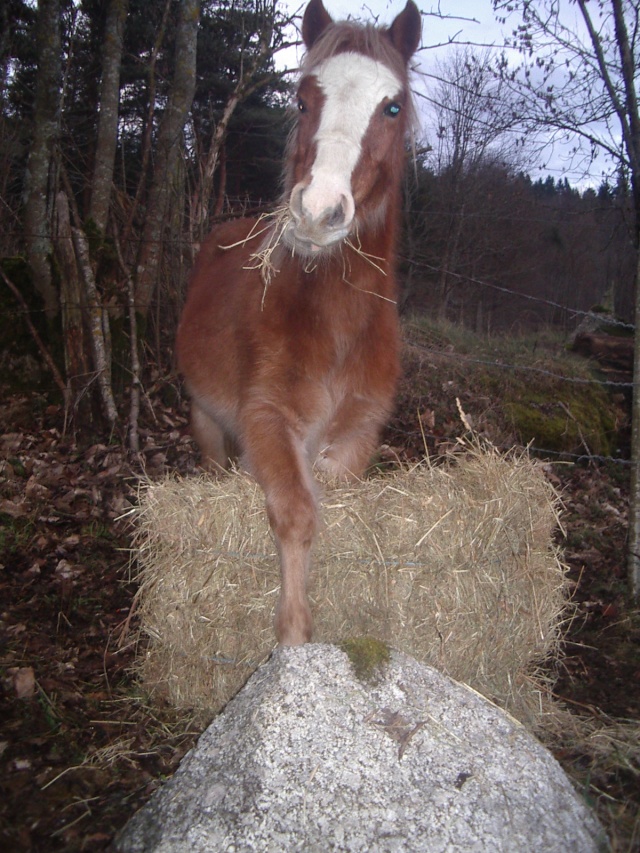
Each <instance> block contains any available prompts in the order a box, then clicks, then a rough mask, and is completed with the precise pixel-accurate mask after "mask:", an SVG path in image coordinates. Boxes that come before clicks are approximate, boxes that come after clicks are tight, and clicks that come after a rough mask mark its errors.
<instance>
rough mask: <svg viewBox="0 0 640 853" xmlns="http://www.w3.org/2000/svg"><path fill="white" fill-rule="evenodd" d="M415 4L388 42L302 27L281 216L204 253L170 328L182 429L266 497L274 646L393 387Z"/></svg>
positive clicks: (208, 245)
mask: <svg viewBox="0 0 640 853" xmlns="http://www.w3.org/2000/svg"><path fill="white" fill-rule="evenodd" d="M421 24H422V21H421V17H420V12H419V11H418V8H417V6H416V5H415V4H414V2H413V0H409V2H407V4H406V6H405V8H404V10H403V11H402V12H400V14H399V15H398V16H397V17H396V18H395V19H394V21H393V23H392V24H391V26H389V27H377V26H373V25H370V24H366V25H365V24H359V23H354V22H349V21H347V22H344V21H343V22H334V21H333V19H332V18H331V16H330V15H329V13H328V12H327V10H326V9H325V7H324V5H323V3H322V0H310V2H309V4H308V5H307V7H306V9H305V13H304V16H303V21H302V38H303V42H304V45H305V47H306V53H305V58H304V61H303V63H302V66H301V74H300V79H299V84H298V88H297V95H296V99H295V106H296V107H297V110H296V121H295V126H294V128H293V131H292V134H291V137H290V139H289V143H288V147H287V151H286V157H285V164H284V174H283V187H284V194H283V197H282V205H281V207H280V208H279V209H278V210H276V211H275V212H273V214H272V215H271V216H268V217H266V218H253V219H250V218H245V219H238V220H235V221H229V222H227V223H225V224H222V225H220V226H218V227H216V228H215V229H214V230H213V231H212V233H211V234H210V235H209V237H208V238H207V239H206V240H205V241H204V242H203V244H202V247H201V249H200V252H199V254H198V257H197V259H196V262H195V264H194V268H193V271H192V274H191V279H190V282H189V287H188V292H187V298H186V302H185V306H184V309H183V313H182V317H181V321H180V324H179V328H178V333H177V340H176V355H177V363H178V368H179V370H180V371H181V373H182V374H183V376H184V379H185V385H186V388H187V391H188V393H189V396H190V398H191V431H192V434H193V437H194V438H195V441H196V443H197V445H198V446H199V449H200V452H201V457H202V464H203V466H204V467H205V468H208V469H209V470H211V471H220V470H223V469H226V468H228V467H229V465H230V463H231V461H232V460H233V459H234V458H239V461H240V464H241V465H242V467H243V468H245V469H246V470H248V471H249V472H250V473H251V474H252V475H253V476H254V477H255V479H256V480H257V482H258V483H259V484H260V486H261V488H262V490H263V491H264V494H265V498H266V509H267V516H268V519H269V523H270V526H271V530H272V532H273V535H274V538H275V541H276V545H277V550H278V555H279V559H280V574H281V587H280V595H279V599H278V603H277V606H276V615H275V634H276V638H277V640H278V642H279V643H280V645H289V646H295V645H300V644H302V643H305V642H308V641H309V640H310V639H311V635H312V628H313V624H312V616H311V610H310V607H309V601H308V597H307V589H306V587H307V576H308V572H309V563H310V554H311V548H312V543H313V540H314V537H315V535H316V533H317V531H318V527H319V509H318V496H317V478H316V477H315V476H314V472H315V473H318V474H320V476H324V477H326V478H329V479H330V480H342V481H345V480H346V481H357V480H358V479H360V478H361V477H362V475H363V474H364V472H365V470H366V468H367V466H368V464H369V463H370V461H371V458H372V455H373V453H374V451H375V449H376V448H377V445H378V442H379V438H380V432H381V430H382V427H383V426H384V424H385V421H386V420H387V419H388V417H389V415H390V414H391V411H392V407H393V402H394V396H395V390H396V384H397V380H398V377H399V370H400V368H399V328H398V312H397V283H396V276H395V270H394V265H395V255H396V244H397V233H398V219H399V208H400V192H401V178H402V173H403V168H404V163H405V160H406V147H405V138H406V134H407V130H408V128H409V125H410V123H411V121H412V101H411V93H410V89H409V62H410V60H411V57H412V56H413V54H414V53H415V51H416V49H417V47H418V44H419V42H420V38H421Z"/></svg>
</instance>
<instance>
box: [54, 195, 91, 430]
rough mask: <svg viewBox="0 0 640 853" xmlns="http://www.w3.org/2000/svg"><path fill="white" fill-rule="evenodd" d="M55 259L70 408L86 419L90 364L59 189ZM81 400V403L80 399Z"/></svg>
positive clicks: (65, 206) (65, 205) (70, 240)
mask: <svg viewBox="0 0 640 853" xmlns="http://www.w3.org/2000/svg"><path fill="white" fill-rule="evenodd" d="M55 250H56V258H57V260H58V264H59V266H60V280H61V288H60V307H61V310H62V339H63V343H64V362H65V370H66V374H67V383H68V385H69V389H70V401H69V402H70V407H71V408H73V410H74V418H75V417H76V415H77V413H78V412H80V422H81V423H82V422H83V421H85V420H87V421H89V419H90V399H89V397H88V396H87V395H85V394H84V393H83V392H84V391H85V389H86V387H87V384H88V382H89V376H90V372H91V371H90V365H89V362H88V358H87V349H88V342H87V340H86V335H85V329H84V323H83V310H82V303H83V299H82V288H81V286H80V278H79V276H78V265H77V263H76V254H75V250H74V248H73V237H72V234H71V220H70V215H69V199H68V198H67V195H66V193H64V192H63V191H62V190H61V191H60V192H59V193H58V194H57V196H56V240H55ZM81 401H82V402H81Z"/></svg>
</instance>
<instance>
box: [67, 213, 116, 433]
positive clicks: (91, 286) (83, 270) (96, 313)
mask: <svg viewBox="0 0 640 853" xmlns="http://www.w3.org/2000/svg"><path fill="white" fill-rule="evenodd" d="M71 234H72V236H73V246H74V248H75V251H76V258H77V261H78V266H79V268H80V274H81V275H82V279H83V282H84V291H85V296H86V302H87V315H88V321H89V333H90V336H91V347H92V350H93V358H94V364H95V369H96V373H97V376H98V386H99V388H100V398H101V400H102V407H103V410H104V415H105V417H106V419H107V421H108V423H109V426H110V427H111V428H112V429H113V427H114V426H115V424H116V422H117V420H118V410H117V409H116V404H115V400H114V398H113V390H112V388H111V353H110V352H109V349H110V347H109V346H108V340H107V339H106V338H105V329H104V309H103V307H102V305H101V304H100V299H99V298H98V290H97V288H96V282H95V278H94V275H93V269H92V268H91V260H90V258H89V247H88V245H87V240H86V237H85V235H84V232H83V231H82V230H81V229H80V228H72V229H71Z"/></svg>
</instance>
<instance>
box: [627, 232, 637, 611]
mask: <svg viewBox="0 0 640 853" xmlns="http://www.w3.org/2000/svg"><path fill="white" fill-rule="evenodd" d="M635 324H636V331H635V347H634V353H633V402H632V404H631V494H630V498H629V550H628V555H627V576H628V581H629V590H630V592H631V594H632V596H634V597H635V598H638V597H639V596H640V393H639V391H638V382H640V333H639V331H638V330H639V329H640V251H638V250H637V249H636V305H635Z"/></svg>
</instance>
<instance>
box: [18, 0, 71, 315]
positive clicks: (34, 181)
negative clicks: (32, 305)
mask: <svg viewBox="0 0 640 853" xmlns="http://www.w3.org/2000/svg"><path fill="white" fill-rule="evenodd" d="M37 48H38V72H37V77H36V98H35V109H34V124H33V137H32V142H31V148H30V150H29V159H28V162H27V180H26V202H25V242H26V247H27V260H28V262H29V266H30V268H31V273H32V275H33V283H34V285H35V287H36V289H37V291H38V292H39V293H40V295H41V296H42V298H43V300H44V307H45V311H46V313H47V316H48V317H49V319H52V318H53V317H55V316H56V314H57V313H58V312H59V310H60V306H59V301H58V294H57V292H56V288H55V285H54V283H53V278H52V270H51V253H52V247H51V224H50V220H49V211H48V204H47V201H48V195H49V170H50V165H51V159H52V156H51V155H52V151H53V147H54V145H55V141H56V139H57V136H58V130H59V106H60V91H61V90H60V87H61V75H62V69H61V40H60V3H59V0H39V2H38V29H37Z"/></svg>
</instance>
